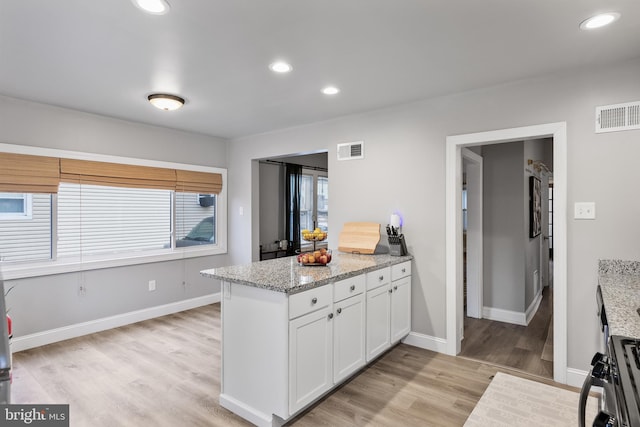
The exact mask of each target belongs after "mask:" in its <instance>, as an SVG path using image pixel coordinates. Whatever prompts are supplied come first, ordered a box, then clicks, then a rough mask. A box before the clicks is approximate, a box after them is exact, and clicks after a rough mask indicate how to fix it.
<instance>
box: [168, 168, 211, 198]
mask: <svg viewBox="0 0 640 427" xmlns="http://www.w3.org/2000/svg"><path fill="white" fill-rule="evenodd" d="M176 191H180V192H184V193H212V194H220V191H222V175H220V174H219V173H207V172H193V171H185V170H180V169H177V170H176Z"/></svg>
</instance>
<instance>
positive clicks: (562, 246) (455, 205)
mask: <svg viewBox="0 0 640 427" xmlns="http://www.w3.org/2000/svg"><path fill="white" fill-rule="evenodd" d="M548 137H552V138H553V171H554V174H553V187H554V190H553V191H554V194H553V195H554V212H553V224H554V230H553V231H554V237H555V239H554V263H553V280H554V295H553V379H554V381H556V382H559V383H562V384H566V383H567V123H566V122H557V123H547V124H541V125H533V126H524V127H518V128H511V129H501V130H494V131H487V132H478V133H470V134H464V135H453V136H448V137H447V140H446V200H445V204H446V313H447V314H446V349H447V353H448V354H450V355H457V354H458V353H459V352H460V347H461V340H462V335H463V328H464V326H463V325H464V318H463V316H464V308H463V295H462V148H463V147H470V146H477V145H487V144H499V143H505V142H513V141H522V140H527V139H537V138H548Z"/></svg>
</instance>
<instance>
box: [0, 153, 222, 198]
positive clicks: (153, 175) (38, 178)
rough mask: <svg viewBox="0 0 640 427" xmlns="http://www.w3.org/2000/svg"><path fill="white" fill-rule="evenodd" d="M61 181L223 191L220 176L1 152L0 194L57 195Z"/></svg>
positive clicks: (189, 191) (181, 190)
mask: <svg viewBox="0 0 640 427" xmlns="http://www.w3.org/2000/svg"><path fill="white" fill-rule="evenodd" d="M61 181H63V182H73V183H81V184H92V185H105V186H110V187H132V188H151V189H162V190H175V191H180V192H188V193H209V194H219V193H220V191H222V175H221V174H219V173H209V172H194V171H186V170H180V169H169V168H158V167H151V166H137V165H126V164H121V163H108V162H96V161H89V160H76V159H62V158H57V157H42V156H30V155H24V154H12V153H0V192H5V193H6V192H14V193H57V192H58V185H59V183H60V182H61Z"/></svg>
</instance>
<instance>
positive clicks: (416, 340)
mask: <svg viewBox="0 0 640 427" xmlns="http://www.w3.org/2000/svg"><path fill="white" fill-rule="evenodd" d="M402 342H403V343H404V344H408V345H412V346H414V347H419V348H424V349H425V350H431V351H435V352H438V353H444V354H446V353H447V340H445V339H444V338H437V337H432V336H431V335H425V334H420V333H418V332H409V335H407V336H406V337H405V338H404V339H403V340H402Z"/></svg>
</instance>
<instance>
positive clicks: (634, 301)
mask: <svg viewBox="0 0 640 427" xmlns="http://www.w3.org/2000/svg"><path fill="white" fill-rule="evenodd" d="M598 285H599V286H600V289H601V291H602V299H603V303H604V308H605V313H606V316H607V322H608V324H609V334H610V335H619V336H624V337H631V338H640V314H639V313H638V311H637V310H638V308H639V307H640V262H638V261H624V260H618V259H615V260H599V262H598Z"/></svg>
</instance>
